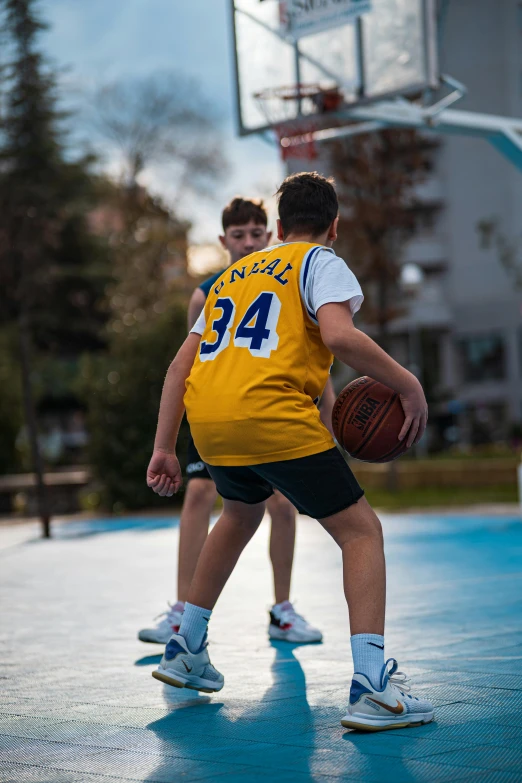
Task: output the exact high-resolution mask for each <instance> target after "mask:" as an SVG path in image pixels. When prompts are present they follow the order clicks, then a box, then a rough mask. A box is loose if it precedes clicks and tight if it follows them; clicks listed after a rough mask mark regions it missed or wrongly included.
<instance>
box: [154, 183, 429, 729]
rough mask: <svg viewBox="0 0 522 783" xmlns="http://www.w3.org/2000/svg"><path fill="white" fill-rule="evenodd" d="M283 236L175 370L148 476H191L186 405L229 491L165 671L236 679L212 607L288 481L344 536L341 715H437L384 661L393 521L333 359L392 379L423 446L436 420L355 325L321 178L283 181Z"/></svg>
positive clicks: (246, 265) (245, 264) (331, 196)
mask: <svg viewBox="0 0 522 783" xmlns="http://www.w3.org/2000/svg"><path fill="white" fill-rule="evenodd" d="M278 196H279V218H280V219H279V221H278V237H279V239H281V240H282V243H283V244H281V245H276V246H274V247H272V248H268V249H266V250H264V251H262V252H257V253H253V254H252V255H250V256H247V257H246V258H244V259H242V260H241V261H239V262H237V263H236V264H234V265H233V266H232V267H230V268H229V269H228V270H227V271H226V272H225V273H224V274H223V275H222V276H221V278H220V279H219V280H218V281H217V282H216V284H215V286H214V288H213V290H212V291H211V293H210V295H209V297H208V299H207V302H206V304H205V309H204V311H203V313H202V314H201V316H200V318H199V319H198V321H197V322H196V324H195V326H194V328H193V330H192V332H191V334H190V335H189V336H188V338H187V340H186V341H185V343H184V344H183V346H182V347H181V349H180V350H179V352H178V354H177V356H176V357H175V359H174V361H173V362H172V364H171V366H170V367H169V370H168V373H167V377H166V380H165V387H164V390H163V395H162V400H161V405H160V412H159V420H158V428H157V433H156V440H155V447H154V453H153V455H152V459H151V462H150V464H149V468H148V471H147V483H148V485H149V486H150V487H151V488H152V489H153V490H154V492H156V493H157V494H159V495H172V494H173V493H174V492H175V491H177V489H178V488H179V486H180V484H181V474H180V468H179V463H178V460H177V458H176V452H175V445H176V437H177V432H178V429H179V425H180V422H181V418H182V416H183V410H184V405H185V406H186V409H187V415H188V419H189V423H190V426H191V430H192V434H193V437H194V441H195V443H196V446H197V448H198V450H199V452H200V453H201V456H202V458H203V459H204V460H205V462H206V463H207V464H208V466H209V467H208V469H209V473H210V474H211V476H212V478H213V479H214V482H215V484H216V486H217V489H218V492H219V493H220V495H221V496H222V497H223V513H222V515H221V517H220V519H219V520H218V522H217V523H216V525H215V526H214V528H213V530H212V532H211V533H210V535H209V536H208V538H207V540H206V542H205V545H204V547H203V550H202V552H201V556H200V558H199V561H198V565H197V568H196V572H195V574H194V578H193V580H192V583H191V586H190V591H189V596H188V601H187V603H186V605H185V613H184V615H183V619H182V623H181V627H180V631H179V634H174V635H173V636H172V638H171V639H170V641H169V643H168V644H167V647H166V649H165V654H164V656H163V659H162V661H161V664H160V666H159V667H158V670H157V671H155V672H153V676H155V677H156V678H157V679H159V680H162V681H163V682H167V683H170V684H171V685H174V686H176V687H189V688H194V689H197V690H205V691H207V692H212V691H219V690H221V688H222V687H223V684H224V678H223V676H222V675H221V674H220V673H219V672H218V671H217V670H216V669H215V668H214V667H213V666H212V664H211V663H210V659H209V656H208V649H207V645H206V632H207V624H208V621H209V619H210V616H211V613H212V609H213V608H214V606H215V603H216V601H217V599H218V597H219V595H220V593H221V591H222V589H223V587H224V585H225V583H226V581H227V579H228V578H229V576H230V574H231V573H232V571H233V569H234V566H235V564H236V562H237V560H238V558H239V556H240V554H241V552H242V551H243V549H244V547H245V546H246V544H247V543H248V541H249V540H250V539H251V538H252V536H253V535H254V533H255V531H256V529H257V528H258V526H259V524H260V521H261V519H262V517H263V514H264V510H265V501H266V499H267V498H268V497H269V496H270V495H271V493H272V487H276V488H277V489H279V491H280V492H282V493H283V494H284V495H285V496H286V497H287V498H288V499H289V500H291V501H292V503H293V504H294V505H296V506H297V508H298V509H299V510H300V511H302V512H303V513H306V514H308V515H309V516H312V517H315V518H316V519H318V520H319V522H320V523H321V525H322V526H323V527H324V528H325V530H326V531H327V532H328V533H330V535H331V536H332V537H333V539H334V540H335V541H336V542H337V544H338V545H339V546H340V548H341V551H342V556H343V574H344V591H345V596H346V600H347V603H348V609H349V615H350V631H351V645H352V655H353V662H354V675H353V679H352V685H351V689H350V696H349V704H348V711H347V714H346V715H345V717H344V718H343V719H342V721H341V723H342V724H343V726H346V727H349V728H358V729H365V730H369V731H376V730H377V731H379V730H383V729H389V728H397V727H399V726H406V725H419V724H421V723H427V722H429V721H430V720H432V718H433V707H432V705H431V704H430V703H429V702H428V701H426V700H420V699H417V698H415V697H413V696H411V695H409V694H408V693H407V692H406V691H407V690H409V687H408V686H406V685H405V684H404V683H405V676H404V675H403V674H402V673H399V672H397V661H395V660H394V659H393V658H390V659H388V660H387V661H386V662H384V619H385V595H386V589H385V580H386V572H385V562H384V550H383V539H382V530H381V525H380V522H379V520H378V518H377V517H376V515H375V513H374V512H373V511H372V509H371V507H370V506H369V504H368V503H367V501H366V499H365V498H364V497H363V491H362V489H361V488H360V487H359V485H358V483H357V481H356V479H355V477H354V476H353V474H352V472H351V470H350V469H349V467H348V465H347V464H346V462H345V460H344V459H343V458H342V456H341V454H340V452H339V451H338V450H337V449H336V448H335V445H334V442H333V440H332V437H331V435H330V433H329V432H328V430H327V429H326V427H325V426H324V425H323V424H322V422H321V420H320V417H319V412H318V411H317V408H316V406H315V404H314V399H315V398H316V397H317V396H318V395H320V394H321V391H322V390H323V388H324V386H325V384H326V380H327V377H328V369H329V367H330V364H331V362H332V358H333V357H332V355H334V356H336V357H337V358H338V359H339V360H340V361H342V362H344V363H345V364H347V365H349V366H350V367H353V368H354V369H355V370H356V371H357V372H358V373H360V374H361V375H370V376H371V377H372V378H375V379H376V380H378V381H380V382H382V383H384V384H386V385H387V386H389V387H391V388H392V389H394V390H395V391H397V393H399V394H400V396H401V401H402V405H403V409H404V414H405V422H404V426H403V428H402V430H401V432H400V434H399V439H401V440H402V439H404V438H406V441H407V444H408V445H409V446H410V445H412V444H413V443H414V442H416V441H418V440H419V438H420V437H421V436H422V433H423V431H424V429H425V426H426V420H427V405H426V400H425V397H424V393H423V391H422V387H421V385H420V384H419V382H418V380H417V379H416V378H415V377H414V376H413V375H412V374H411V373H410V372H408V371H407V370H405V369H404V368H403V367H401V366H400V365H399V364H398V363H397V362H395V361H394V360H393V359H392V358H391V357H390V356H388V355H387V354H386V353H385V352H384V351H383V350H381V348H379V347H378V346H377V345H376V343H374V342H373V340H371V339H370V338H369V337H368V336H367V335H365V334H364V333H362V332H360V331H359V330H358V329H356V328H355V327H354V325H353V321H352V316H353V314H354V313H355V312H356V311H357V310H358V309H359V307H360V305H361V303H362V300H363V296H362V292H361V289H360V287H359V284H358V282H357V280H356V278H355V276H354V275H353V274H352V273H351V272H350V270H349V269H348V267H347V266H346V264H345V263H344V262H343V261H342V259H340V258H338V257H337V256H336V255H335V253H334V251H333V250H332V244H333V242H334V241H335V239H336V237H337V223H338V202H337V195H336V193H335V189H334V187H333V184H332V182H331V181H330V180H326V179H325V178H324V177H321V176H320V175H318V174H317V173H303V174H295V175H293V176H290V177H287V179H286V180H285V181H284V182H283V183H282V185H281V186H280V188H279V191H278Z"/></svg>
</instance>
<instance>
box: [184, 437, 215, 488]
mask: <svg viewBox="0 0 522 783" xmlns="http://www.w3.org/2000/svg"><path fill="white" fill-rule="evenodd" d="M185 472H186V474H187V481H189V480H190V479H193V478H202V479H209V480H210V481H212V476H211V475H210V473H209V472H208V470H207V466H206V465H205V463H204V462H203V460H202V459H201V457H200V456H199V452H198V450H197V448H196V444H195V443H194V441H193V439H192V435H191V436H190V439H189V442H188V446H187V468H186V471H185Z"/></svg>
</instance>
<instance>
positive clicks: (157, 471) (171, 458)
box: [147, 333, 201, 497]
mask: <svg viewBox="0 0 522 783" xmlns="http://www.w3.org/2000/svg"><path fill="white" fill-rule="evenodd" d="M200 339H201V336H200V335H199V334H193V333H192V334H189V336H188V337H187V339H186V340H185V342H184V343H183V345H182V346H181V348H180V349H179V351H178V353H177V354H176V357H175V358H174V360H173V361H172V363H171V365H170V367H169V369H168V370H167V376H166V378H165V383H164V385H163V391H162V393H161V402H160V410H159V416H158V426H157V429H156V438H155V440H154V452H153V454H152V458H151V461H150V463H149V467H148V469H147V485H148V486H149V487H150V488H151V489H152V490H153V491H154V492H155V493H156V494H157V495H162V496H165V495H167V496H168V497H170V496H171V495H173V494H174V492H177V491H178V489H179V488H180V487H181V484H182V477H181V469H180V467H179V462H178V459H177V457H176V440H177V437H178V432H179V428H180V425H181V420H182V418H183V413H184V411H185V406H184V405H183V397H184V395H185V382H186V380H187V378H188V376H189V374H190V371H191V369H192V365H193V364H194V359H195V358H196V353H197V351H198V347H199V342H200Z"/></svg>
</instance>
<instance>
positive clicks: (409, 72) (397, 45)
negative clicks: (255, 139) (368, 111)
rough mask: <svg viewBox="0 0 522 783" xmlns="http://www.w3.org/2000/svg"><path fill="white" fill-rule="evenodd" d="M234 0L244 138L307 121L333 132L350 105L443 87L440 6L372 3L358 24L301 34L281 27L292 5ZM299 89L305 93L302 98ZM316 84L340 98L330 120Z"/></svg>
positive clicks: (425, 1)
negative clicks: (439, 62) (437, 22)
mask: <svg viewBox="0 0 522 783" xmlns="http://www.w3.org/2000/svg"><path fill="white" fill-rule="evenodd" d="M350 1H351V2H352V3H353V2H357V0H345V2H346V3H348V2H350ZM230 2H231V8H232V19H233V30H234V49H235V74H236V85H237V104H238V124H239V133H240V134H241V135H246V134H249V133H259V132H262V131H264V130H269V129H270V128H273V127H274V126H280V127H284V126H285V125H288V126H292V123H293V124H295V123H296V121H299V120H304V119H305V118H306V117H308V118H310V120H312V119H313V120H314V122H316V124H315V127H316V128H323V127H329V126H331V124H332V120H333V119H334V118H335V115H336V113H339V112H340V111H342V110H346V109H347V108H349V107H354V106H357V105H361V104H367V103H373V102H376V101H378V100H382V99H383V98H391V97H394V96H406V97H407V96H411V95H414V94H419V93H420V92H422V91H423V90H424V89H426V88H428V87H432V88H436V87H438V84H439V82H438V76H439V74H438V67H437V54H436V35H435V23H434V16H435V8H434V4H435V0H371V2H368V3H363V5H364V6H366V7H365V8H364V11H365V12H364V13H362V15H360V16H357V17H356V18H354V19H353V21H345V19H341V20H340V21H339V23H338V24H337V25H336V26H335V27H332V26H330V27H329V29H325V30H319V31H318V32H317V31H315V30H316V29H317V28H314V30H312V31H311V32H308V31H307V30H304V32H303V31H301V30H300V31H299V33H298V34H297V33H293V32H292V30H291V28H290V26H289V25H286V26H285V25H284V24H282V19H281V8H282V7H283V8H284V7H285V6H288V5H291V4H290V3H285V4H282V3H281V2H280V0H230ZM359 2H362V0H359ZM301 5H302V4H301ZM361 7H362V6H361ZM368 9H369V10H368ZM343 22H344V23H343ZM296 85H301V86H302V87H304V90H300V92H299V94H297V95H296V94H295V92H294V93H292V88H295V87H296ZM314 85H315V86H317V88H318V89H320V90H321V91H327V93H328V91H330V94H331V91H332V90H333V91H334V93H335V92H336V91H338V93H339V94H340V96H341V100H340V101H335V102H334V103H333V104H332V106H330V108H329V110H328V112H327V114H326V115H325V114H324V113H323V108H324V107H322V106H321V107H319V105H318V101H317V96H316V95H314V89H313V88H314Z"/></svg>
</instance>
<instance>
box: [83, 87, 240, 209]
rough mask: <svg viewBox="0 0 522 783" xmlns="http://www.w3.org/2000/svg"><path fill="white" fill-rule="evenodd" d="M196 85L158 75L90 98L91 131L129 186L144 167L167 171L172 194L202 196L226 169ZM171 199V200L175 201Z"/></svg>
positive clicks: (212, 123)
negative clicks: (107, 148) (114, 159)
mask: <svg viewBox="0 0 522 783" xmlns="http://www.w3.org/2000/svg"><path fill="white" fill-rule="evenodd" d="M203 105H205V103H204V101H203V100H202V98H201V95H200V93H199V89H198V88H197V85H196V84H194V83H193V82H192V81H190V80H187V78H186V77H184V76H183V75H181V74H175V73H168V72H157V73H153V74H151V75H150V76H147V77H145V78H141V79H133V80H126V81H120V82H115V83H112V84H109V85H105V86H103V87H102V88H101V89H99V90H98V92H97V93H96V95H95V97H94V127H95V129H96V130H97V131H98V134H99V135H100V137H101V139H102V140H103V142H104V143H105V144H106V143H107V142H108V143H109V145H110V148H111V149H110V151H111V153H113V154H115V155H116V156H117V157H118V158H119V159H120V161H121V167H122V168H121V174H122V177H121V179H122V182H123V183H125V184H126V185H128V186H129V187H131V188H132V187H133V186H135V185H136V183H137V182H138V180H139V176H140V174H142V173H143V172H144V170H145V169H146V168H149V167H151V166H154V165H160V166H161V167H162V168H163V169H164V168H165V167H168V171H169V181H170V184H171V189H172V190H173V191H174V190H175V192H176V194H177V196H178V197H179V196H180V195H181V194H182V193H184V192H186V190H187V189H188V190H192V191H202V190H203V191H204V190H205V189H206V188H207V187H208V185H209V184H212V183H213V182H214V181H215V179H216V177H217V176H218V175H221V174H222V173H223V172H224V170H225V168H226V164H225V160H224V157H223V153H222V148H223V144H222V141H221V139H220V137H219V134H218V133H216V127H215V122H214V117H213V116H212V115H211V114H210V113H209V111H208V110H207V111H206V112H204V111H202V108H201V107H202V106H203ZM175 200H176V199H175Z"/></svg>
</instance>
